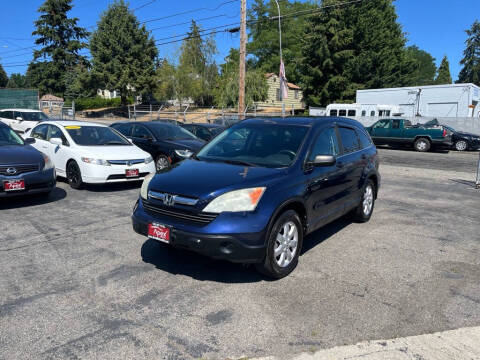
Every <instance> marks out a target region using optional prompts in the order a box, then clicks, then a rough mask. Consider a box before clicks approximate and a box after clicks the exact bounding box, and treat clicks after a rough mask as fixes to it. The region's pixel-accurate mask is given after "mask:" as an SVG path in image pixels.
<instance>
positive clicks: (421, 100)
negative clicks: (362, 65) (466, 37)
mask: <svg viewBox="0 0 480 360" xmlns="http://www.w3.org/2000/svg"><path fill="white" fill-rule="evenodd" d="M356 102H357V103H358V104H363V105H372V104H390V105H393V106H397V107H399V113H401V114H402V116H406V117H412V116H427V117H475V118H479V117H480V104H479V102H480V87H478V86H476V85H474V84H447V85H430V86H414V87H400V88H388V89H370V90H358V91H357V100H356ZM376 115H377V116H378V114H376ZM367 116H368V115H367Z"/></svg>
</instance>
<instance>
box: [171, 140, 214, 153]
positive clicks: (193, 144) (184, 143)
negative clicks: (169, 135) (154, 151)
mask: <svg viewBox="0 0 480 360" xmlns="http://www.w3.org/2000/svg"><path fill="white" fill-rule="evenodd" d="M162 142H163V143H165V144H168V145H170V146H171V147H172V149H175V150H185V149H187V150H192V151H193V152H197V151H198V150H200V149H201V148H202V146H203V145H205V141H203V140H200V139H181V140H162Z"/></svg>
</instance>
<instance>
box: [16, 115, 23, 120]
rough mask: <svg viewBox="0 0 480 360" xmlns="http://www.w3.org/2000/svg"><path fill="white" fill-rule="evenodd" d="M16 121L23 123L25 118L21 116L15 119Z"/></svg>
mask: <svg viewBox="0 0 480 360" xmlns="http://www.w3.org/2000/svg"><path fill="white" fill-rule="evenodd" d="M15 120H18V121H23V118H22V117H21V116H17V117H16V118H15Z"/></svg>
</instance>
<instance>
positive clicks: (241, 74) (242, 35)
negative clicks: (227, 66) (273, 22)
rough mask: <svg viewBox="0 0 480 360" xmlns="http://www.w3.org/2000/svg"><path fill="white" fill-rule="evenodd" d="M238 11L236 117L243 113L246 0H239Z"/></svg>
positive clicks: (242, 115) (241, 115) (241, 116)
mask: <svg viewBox="0 0 480 360" xmlns="http://www.w3.org/2000/svg"><path fill="white" fill-rule="evenodd" d="M240 6H241V11H240V68H239V73H238V115H239V117H240V119H243V118H244V112H245V58H246V56H247V0H241V5H240Z"/></svg>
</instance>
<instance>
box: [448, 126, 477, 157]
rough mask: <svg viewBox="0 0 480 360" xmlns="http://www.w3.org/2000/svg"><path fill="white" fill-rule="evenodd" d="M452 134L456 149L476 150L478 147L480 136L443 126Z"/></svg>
mask: <svg viewBox="0 0 480 360" xmlns="http://www.w3.org/2000/svg"><path fill="white" fill-rule="evenodd" d="M445 127H446V128H447V129H448V130H450V131H451V132H452V133H453V134H452V143H453V147H454V148H455V150H457V151H467V150H478V149H480V136H479V135H476V134H470V133H466V132H463V131H456V130H455V129H453V128H451V127H449V126H445Z"/></svg>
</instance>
